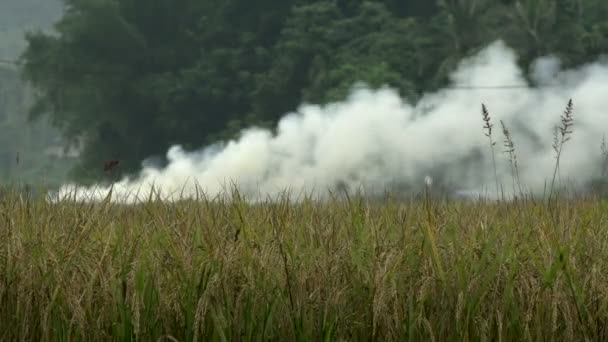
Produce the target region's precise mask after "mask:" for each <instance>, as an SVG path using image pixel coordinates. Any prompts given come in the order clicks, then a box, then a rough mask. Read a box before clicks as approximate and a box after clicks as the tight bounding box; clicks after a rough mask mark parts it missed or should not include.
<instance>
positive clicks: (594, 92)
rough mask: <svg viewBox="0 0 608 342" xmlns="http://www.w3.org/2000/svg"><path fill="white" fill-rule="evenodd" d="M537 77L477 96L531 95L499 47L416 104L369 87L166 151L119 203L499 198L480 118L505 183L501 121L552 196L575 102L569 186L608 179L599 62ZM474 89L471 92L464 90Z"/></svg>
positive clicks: (565, 165) (84, 191)
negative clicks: (365, 196)
mask: <svg viewBox="0 0 608 342" xmlns="http://www.w3.org/2000/svg"><path fill="white" fill-rule="evenodd" d="M531 78H532V79H533V81H534V84H536V85H540V86H541V87H539V88H513V89H509V88H505V89H488V88H486V89H477V88H475V87H478V86H494V85H528V83H527V81H526V79H525V78H524V75H523V72H522V70H520V68H519V67H518V66H517V56H516V55H515V53H514V52H513V51H512V50H511V49H509V48H508V47H507V46H505V45H504V44H503V43H502V42H500V41H499V42H495V43H493V44H492V45H490V46H488V47H487V48H486V49H485V50H483V51H481V52H480V53H479V54H478V55H477V56H474V57H472V58H469V59H467V60H464V61H463V62H462V63H461V65H460V66H459V68H458V69H457V70H456V71H455V72H454V73H453V74H452V76H451V80H452V86H451V87H450V88H447V89H444V90H441V91H438V92H436V93H431V94H427V95H425V96H424V97H423V98H421V99H420V100H419V101H418V102H417V103H408V102H406V101H405V100H403V99H401V98H400V97H399V95H398V94H397V93H396V92H395V91H394V90H391V89H388V88H385V89H380V90H370V89H367V88H364V87H358V88H356V89H354V90H353V92H352V94H351V95H350V97H349V98H348V99H347V100H345V101H343V102H339V103H333V104H329V105H326V106H317V105H303V106H301V107H300V108H299V109H298V110H297V112H294V113H289V114H287V115H285V117H284V118H283V119H282V120H281V121H280V122H279V124H278V127H277V129H276V132H274V133H273V132H270V131H268V130H265V129H258V128H250V129H247V130H245V131H243V132H242V135H241V136H240V138H238V139H237V140H234V141H230V142H228V143H227V144H225V145H217V146H212V147H208V148H205V149H202V150H200V151H195V152H186V151H184V150H183V149H182V148H181V147H180V146H174V147H171V148H170V149H169V151H168V153H167V157H168V160H169V164H168V166H166V167H165V168H162V169H158V168H152V167H144V168H143V170H142V171H141V173H140V175H139V176H138V177H137V178H136V179H124V180H122V181H120V182H117V183H115V184H114V185H113V198H114V199H116V200H121V201H133V200H135V195H136V194H139V195H138V196H140V198H146V196H147V195H148V194H149V192H150V190H151V189H152V187H154V189H156V190H160V191H161V193H162V194H163V195H164V196H167V197H168V199H177V198H180V197H188V196H194V195H195V193H196V192H197V191H204V192H205V193H206V194H207V196H214V195H217V194H221V193H224V190H227V188H226V187H228V188H230V186H231V185H236V186H237V187H238V188H239V190H240V191H241V193H242V194H246V195H250V196H253V197H254V198H261V199H264V198H266V196H274V195H277V194H280V193H281V192H282V191H284V190H286V189H290V190H291V192H292V193H294V194H298V193H300V192H302V191H304V192H311V191H312V192H315V194H317V195H320V196H323V194H324V193H326V191H327V189H336V188H340V187H347V188H350V189H363V190H364V191H367V192H371V193H373V192H380V191H384V190H386V189H390V188H393V189H396V188H397V186H398V187H399V188H400V189H410V190H412V189H413V190H415V189H420V188H421V187H423V186H424V184H425V179H426V180H427V181H428V180H429V178H428V177H429V176H430V177H432V178H433V186H434V187H436V186H444V187H446V188H450V189H453V190H455V191H460V192H462V193H471V192H473V193H474V192H484V193H487V194H489V195H492V194H494V195H496V190H495V189H496V188H495V185H494V184H495V177H494V170H493V167H492V158H491V154H490V147H489V144H488V141H487V137H486V136H485V135H484V132H483V129H482V126H483V122H482V120H481V104H482V103H484V104H486V106H487V107H488V109H489V111H490V115H491V117H492V122H493V124H494V129H493V134H494V140H495V141H496V142H497V144H496V146H495V153H496V163H497V168H498V178H499V180H500V183H501V184H502V185H503V186H504V191H506V192H507V193H508V192H509V191H511V190H512V189H513V187H512V183H511V180H512V178H511V168H510V164H509V161H508V157H507V156H506V155H505V154H504V153H502V151H503V147H502V141H503V136H502V132H501V129H500V123H499V120H503V121H504V122H505V124H506V125H507V126H508V127H509V129H510V130H511V133H512V136H513V140H514V143H515V148H516V153H517V158H518V164H519V173H520V179H521V184H522V185H523V186H524V187H525V189H526V191H532V192H537V193H538V192H542V191H543V190H544V188H545V184H546V182H547V181H549V182H550V180H551V177H552V173H553V168H554V165H555V157H554V156H555V152H554V151H553V148H552V144H553V132H554V129H555V126H556V125H558V124H559V121H560V115H561V114H562V113H563V111H564V109H565V106H566V104H567V102H568V100H569V99H570V98H571V99H572V100H573V102H574V116H575V125H574V128H573V130H574V133H573V135H572V138H571V140H570V141H568V143H567V144H566V146H565V149H564V152H563V155H562V161H561V167H560V173H559V175H560V179H561V180H562V182H564V181H569V182H570V183H569V185H570V186H572V185H574V186H582V185H584V184H586V183H587V182H589V181H590V180H591V179H593V178H594V177H598V176H599V175H600V171H601V168H600V164H601V163H600V161H601V153H600V148H599V146H600V143H601V140H602V136H603V134H604V131H605V130H606V128H608V112H607V110H608V96H607V94H608V66H606V65H604V64H601V63H599V62H598V63H595V64H590V65H586V66H584V67H581V68H579V69H576V70H566V71H562V70H561V69H560V65H559V60H557V59H556V58H553V57H546V58H542V59H540V60H538V61H536V62H535V63H534V65H533V66H532V71H531ZM467 86H470V87H473V89H463V88H461V87H467ZM75 189H76V193H77V196H78V197H79V198H81V199H84V198H88V199H90V198H103V197H104V196H106V194H107V193H108V191H109V187H99V186H98V187H91V188H84V187H77V186H75V185H66V186H64V187H63V188H62V189H61V190H60V193H59V195H60V196H64V195H65V194H67V193H72V192H73V191H74V190H75Z"/></svg>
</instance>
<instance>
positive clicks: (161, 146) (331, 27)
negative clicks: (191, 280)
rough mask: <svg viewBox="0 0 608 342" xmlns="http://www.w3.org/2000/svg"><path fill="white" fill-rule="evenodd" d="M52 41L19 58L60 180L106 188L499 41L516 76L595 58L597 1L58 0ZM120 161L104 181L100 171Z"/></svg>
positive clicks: (406, 87)
mask: <svg viewBox="0 0 608 342" xmlns="http://www.w3.org/2000/svg"><path fill="white" fill-rule="evenodd" d="M64 4H65V13H64V15H63V17H62V18H61V19H60V20H59V21H58V22H57V24H56V26H55V31H56V33H45V32H32V33H30V34H28V35H27V49H26V51H25V52H24V54H23V55H22V57H21V61H22V62H23V69H22V71H23V76H24V79H25V80H27V81H28V82H29V84H31V85H32V87H33V88H34V90H35V92H36V94H37V96H36V101H35V104H34V106H33V107H32V110H31V116H32V118H38V117H41V116H43V115H48V116H49V118H50V119H51V120H52V122H53V123H54V124H55V125H56V126H57V127H58V128H60V129H61V131H62V132H63V134H64V135H65V137H66V138H67V139H69V140H77V139H80V138H85V139H86V142H87V143H86V146H85V149H84V151H83V153H82V157H81V160H80V163H79V164H78V165H77V166H76V167H75V168H74V172H73V177H74V178H75V179H77V180H79V181H81V182H85V183H87V182H92V181H98V180H100V179H101V178H104V177H110V178H117V177H120V176H122V175H124V174H125V173H131V172H135V171H137V170H138V169H139V167H140V163H141V161H142V160H144V159H146V158H149V157H152V156H158V157H161V158H162V157H164V154H165V151H166V149H167V148H168V147H169V146H171V145H173V144H177V143H179V144H181V145H183V146H184V147H185V148H186V149H195V148H200V147H201V146H203V145H207V144H211V143H214V142H217V141H219V140H223V139H228V138H231V137H234V136H235V134H237V133H238V132H239V131H240V130H241V129H242V128H245V127H247V126H250V125H253V124H255V125H258V126H264V127H268V128H272V127H273V126H274V124H275V123H276V122H277V121H278V120H279V119H280V118H281V116H282V115H284V114H285V113H286V112H289V111H292V110H294V109H296V108H297V106H298V105H299V104H301V103H302V102H311V103H320V104H322V103H327V102H330V101H336V100H341V99H343V98H344V97H345V96H347V95H348V92H349V90H350V88H351V86H352V85H353V84H354V83H355V82H358V81H362V82H365V83H367V84H368V85H369V86H371V87H379V86H382V85H389V86H391V87H393V88H395V89H397V90H398V91H399V93H400V94H401V95H402V96H403V97H405V98H408V99H415V98H417V96H419V95H420V94H422V93H424V92H426V91H431V90H434V89H438V88H440V87H442V86H444V85H445V84H446V83H447V80H448V79H447V77H448V75H449V73H450V72H451V71H452V70H454V68H455V67H456V66H457V64H458V62H459V61H460V60H461V59H462V58H463V57H466V56H469V55H471V54H473V53H475V52H476V51H478V50H479V49H481V48H483V47H485V45H486V44H488V43H490V42H492V41H494V40H496V39H503V40H504V41H505V42H506V43H507V44H508V45H509V46H511V47H512V48H514V49H515V50H516V51H517V53H518V55H519V56H520V65H521V66H522V67H523V68H524V70H526V69H527V68H528V67H529V65H530V63H531V62H532V61H533V60H534V59H535V58H537V57H540V56H543V55H546V54H549V53H551V54H554V55H556V56H558V57H559V58H560V59H561V61H562V63H563V65H564V66H565V67H572V66H576V65H581V64H584V63H587V62H590V61H593V60H595V59H597V58H598V57H599V56H600V55H602V54H604V53H606V52H608V20H606V18H608V2H606V1H605V0H588V1H580V0H500V1H491V0H439V1H430V0H410V1H399V0H368V1H363V0H283V1H279V2H277V1H274V0H259V1H251V0H154V1H150V0H64ZM108 159H118V160H121V162H122V163H121V168H119V169H118V172H115V173H112V174H111V175H107V174H105V173H103V172H102V171H101V167H100V165H103V162H104V161H105V160H108Z"/></svg>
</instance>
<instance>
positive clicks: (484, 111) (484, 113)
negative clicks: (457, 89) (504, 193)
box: [481, 104, 501, 196]
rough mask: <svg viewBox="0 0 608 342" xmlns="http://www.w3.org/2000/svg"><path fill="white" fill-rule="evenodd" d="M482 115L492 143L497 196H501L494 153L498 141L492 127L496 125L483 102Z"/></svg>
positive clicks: (484, 127) (491, 151) (487, 134)
mask: <svg viewBox="0 0 608 342" xmlns="http://www.w3.org/2000/svg"><path fill="white" fill-rule="evenodd" d="M481 116H482V120H483V122H484V126H483V129H484V130H485V132H484V134H485V136H486V137H487V138H488V141H489V143H490V153H491V155H492V169H493V170H494V181H495V182H496V196H499V195H500V194H501V191H500V186H499V182H498V172H497V170H496V156H495V155H494V146H495V145H496V142H494V140H493V139H492V127H494V125H493V124H492V123H491V118H490V113H489V112H488V109H487V108H486V105H485V104H481Z"/></svg>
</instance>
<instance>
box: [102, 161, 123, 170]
mask: <svg viewBox="0 0 608 342" xmlns="http://www.w3.org/2000/svg"><path fill="white" fill-rule="evenodd" d="M118 164H120V161H118V160H106V161H105V163H103V171H104V172H108V171H112V170H114V168H115V167H116V166H118Z"/></svg>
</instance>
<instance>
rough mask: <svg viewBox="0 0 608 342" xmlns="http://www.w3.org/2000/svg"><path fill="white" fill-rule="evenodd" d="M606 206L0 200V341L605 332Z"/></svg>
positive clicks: (545, 336)
mask: <svg viewBox="0 0 608 342" xmlns="http://www.w3.org/2000/svg"><path fill="white" fill-rule="evenodd" d="M607 220H608V202H607V201H605V200H602V199H599V198H591V197H589V198H579V199H576V200H573V199H570V200H566V199H559V198H556V199H555V200H554V202H553V204H551V205H548V204H547V202H546V201H541V200H534V199H531V198H529V199H524V200H516V201H510V202H497V201H489V200H488V201H483V200H479V201H463V200H459V201H450V200H442V199H435V198H432V197H430V195H428V194H427V196H426V197H424V198H423V199H422V200H411V201H403V200H396V199H392V198H390V197H387V198H386V199H384V200H382V201H371V200H368V199H365V198H363V197H359V196H353V197H351V198H349V199H345V200H341V199H335V200H332V201H329V202H319V201H313V200H306V199H305V200H303V201H300V202H297V203H295V202H291V201H288V200H287V198H285V199H284V200H282V201H278V202H274V203H263V204H250V203H248V202H246V201H244V200H240V199H239V198H238V196H232V200H230V201H228V200H222V199H216V200H211V199H203V200H198V201H194V200H188V201H181V202H177V203H163V202H160V201H147V202H142V203H140V204H138V205H135V206H123V205H119V204H114V203H112V202H111V201H103V202H98V203H75V202H59V203H49V202H48V201H46V200H44V198H43V197H40V198H39V199H36V198H23V197H20V196H19V195H18V194H17V193H12V194H8V195H6V196H5V197H3V198H2V200H1V201H0V326H1V327H2V328H1V329H0V340H2V341H21V340H23V341H26V340H27V341H68V340H69V341H75V340H83V341H108V340H112V341H321V340H322V341H362V340H365V341H370V340H374V341H387V340H388V341H392V340H404V341H509V340H535V341H536V340H567V341H584V340H591V341H599V340H606V339H607V338H608V221H607Z"/></svg>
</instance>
